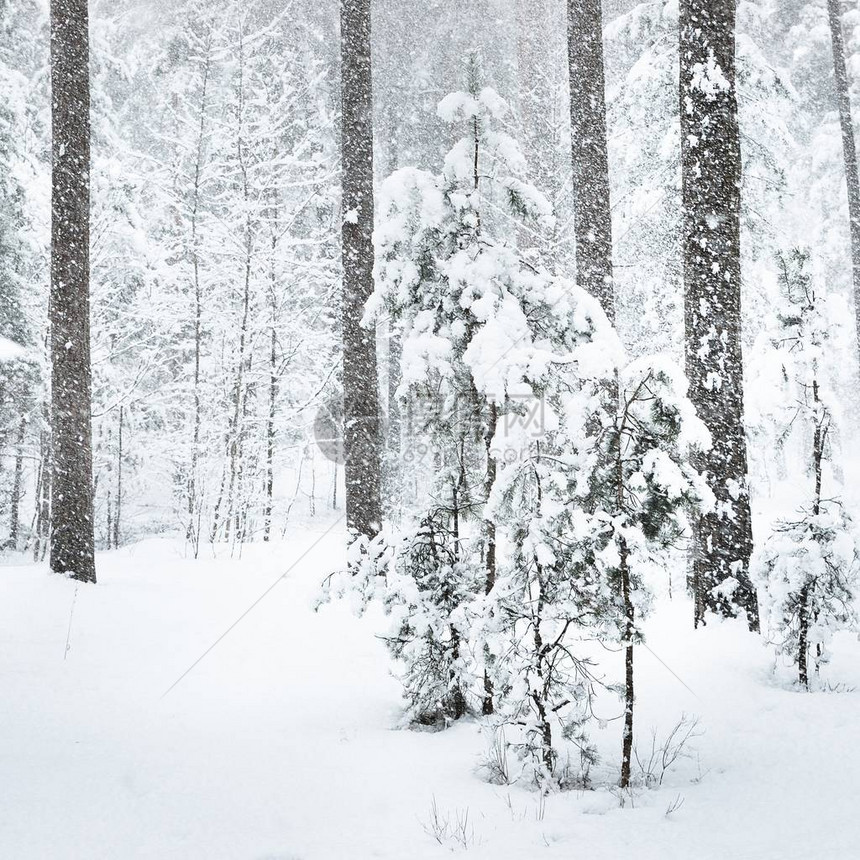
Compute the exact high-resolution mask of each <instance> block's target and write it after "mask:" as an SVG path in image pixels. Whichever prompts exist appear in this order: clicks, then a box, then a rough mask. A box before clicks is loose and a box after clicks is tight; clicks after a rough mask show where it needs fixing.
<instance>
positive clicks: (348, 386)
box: [340, 0, 382, 536]
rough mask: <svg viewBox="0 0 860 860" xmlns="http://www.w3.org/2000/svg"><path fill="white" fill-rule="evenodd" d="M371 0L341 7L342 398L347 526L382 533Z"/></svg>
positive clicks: (356, 0) (347, 1)
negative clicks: (367, 313)
mask: <svg viewBox="0 0 860 860" xmlns="http://www.w3.org/2000/svg"><path fill="white" fill-rule="evenodd" d="M370 5H371V4H370V0H341V3H340V23H341V100H342V126H343V127H342V132H341V161H342V183H343V204H342V205H343V212H342V218H343V232H342V258H343V307H342V313H343V399H344V453H345V459H346V463H345V471H346V521H347V526H348V527H349V528H350V530H352V531H354V532H357V533H359V534H363V535H367V536H372V535H375V534H376V533H377V532H378V531H379V528H380V523H381V518H382V512H381V502H380V438H379V436H380V434H379V391H378V380H377V363H376V334H375V331H374V329H373V328H372V327H371V328H365V327H363V326H362V325H361V319H362V316H363V314H364V306H365V303H366V302H367V299H368V298H369V297H370V295H371V293H372V292H373V241H372V237H373V108H372V102H373V99H372V80H371V58H370Z"/></svg>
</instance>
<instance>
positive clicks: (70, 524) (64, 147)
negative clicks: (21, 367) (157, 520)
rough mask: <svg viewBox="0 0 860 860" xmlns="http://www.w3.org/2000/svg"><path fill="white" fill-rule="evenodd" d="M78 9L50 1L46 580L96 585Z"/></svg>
mask: <svg viewBox="0 0 860 860" xmlns="http://www.w3.org/2000/svg"><path fill="white" fill-rule="evenodd" d="M88 27H89V21H88V11H87V3H86V0H52V3H51V85H52V86H51V90H52V97H51V98H52V128H53V182H52V227H51V299H50V323H51V366H52V375H51V397H52V407H51V431H52V450H53V462H52V472H53V475H52V484H51V491H52V492H51V570H53V571H55V572H57V573H68V574H69V575H70V576H72V577H73V578H75V579H78V580H81V581H83V582H95V580H96V568H95V555H94V549H95V547H94V534H93V526H94V524H93V489H92V475H93V468H92V425H91V420H90V413H91V406H90V403H91V384H92V383H91V371H90V318H89V313H90V310H89V308H90V296H89V290H90V283H89V280H90V278H89V276H90V261H89V241H90V236H89V218H90V181H89V172H90V117H89V110H90V90H89V32H88Z"/></svg>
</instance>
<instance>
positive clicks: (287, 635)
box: [0, 520, 860, 860]
mask: <svg viewBox="0 0 860 860" xmlns="http://www.w3.org/2000/svg"><path fill="white" fill-rule="evenodd" d="M332 523H333V521H330V522H325V521H322V520H320V521H317V522H314V523H311V524H307V523H306V524H302V526H301V528H298V527H297V528H296V529H295V530H294V531H293V532H291V533H290V534H288V535H287V539H286V540H285V541H284V542H283V543H277V544H273V545H269V546H264V545H260V546H253V547H250V548H248V549H246V552H245V555H244V558H243V559H242V560H225V559H217V560H213V559H211V558H210V559H208V560H201V561H196V562H195V561H193V560H190V559H185V558H183V557H182V554H183V548H182V546H181V545H180V544H179V543H177V542H173V541H170V540H148V541H144V542H142V543H139V544H136V545H133V546H129V547H127V548H125V549H123V550H120V551H117V552H113V553H107V554H102V555H100V557H99V576H100V583H99V585H98V586H96V587H91V586H89V587H86V586H81V587H80V588H79V589H78V592H77V598H76V599H75V600H74V612H73V617H72V626H71V636H70V648H69V650H68V653H67V655H66V659H65V660H64V649H65V645H66V638H67V634H68V631H69V617H70V610H71V608H72V604H73V598H74V594H75V584H74V583H73V582H70V581H67V580H64V579H61V578H59V577H56V576H51V575H49V574H48V573H47V571H46V570H45V568H44V567H40V566H34V565H19V566H15V565H12V566H6V567H3V568H0V575H2V593H3V600H2V605H0V679H2V693H0V703H1V704H0V780H2V792H0V856H2V857H4V858H50V859H51V860H54V858H57V860H61V858H87V860H93V858H123V860H124V858H183V860H187V858H206V860H214V858H231V860H234V858H251V860H262V858H268V860H275V858H278V860H287V858H290V860H299V858H306V860H309V858H390V860H403V858H406V857H409V858H435V857H446V856H450V855H451V854H452V853H454V854H464V855H465V856H468V857H475V858H493V860H508V858H510V860H531V858H540V857H548V858H551V857H559V858H561V857H564V858H576V857H588V858H589V860H618V858H622V857H634V856H635V857H636V858H637V860H650V858H660V860H667V858H679V860H680V858H684V860H688V858H690V857H696V858H698V860H706V859H707V858H714V860H716V858H720V860H726V858H732V860H771V858H772V860H777V858H779V860H795V858H797V860H801V858H828V860H841V858H845V860H848V858H856V857H858V856H860V854H858V852H860V848H858V845H860V818H859V817H858V816H857V788H856V786H857V779H856V775H857V773H858V771H860V745H858V744H857V743H856V739H857V713H858V707H860V646H858V643H857V641H856V640H855V639H852V637H847V636H846V637H841V638H839V640H838V641H837V642H836V643H834V646H835V647H834V651H835V654H836V657H835V659H834V663H833V664H832V665H831V666H830V667H827V675H828V677H833V678H835V679H838V680H839V681H842V682H844V684H845V685H847V688H839V690H840V691H838V692H818V693H812V694H801V693H798V692H796V691H794V690H792V689H791V688H790V687H789V686H788V684H787V679H789V678H790V673H789V671H788V670H787V669H785V668H781V669H780V670H779V671H778V672H777V674H776V675H774V673H773V671H772V670H773V658H772V656H771V654H770V652H769V650H768V649H767V648H766V647H765V646H764V645H763V644H762V643H761V642H760V641H759V640H758V639H757V638H756V637H753V636H751V635H750V634H748V633H746V632H745V631H744V630H743V629H742V628H741V626H740V625H738V624H735V623H724V624H718V625H711V626H710V627H709V628H707V629H705V630H704V631H699V632H696V633H694V632H693V631H692V630H691V629H690V620H689V619H690V614H691V610H690V606H689V604H688V602H687V601H686V599H679V598H677V597H676V599H675V600H674V601H672V602H669V601H667V600H665V599H664V600H662V601H660V602H659V603H658V606H657V610H656V612H655V613H654V615H653V617H652V618H651V620H650V621H649V623H648V625H647V628H646V629H647V633H648V646H649V648H650V649H651V650H648V649H646V648H644V647H640V648H639V649H637V672H638V675H637V683H638V693H639V695H638V701H637V713H636V718H637V728H638V742H639V744H640V746H642V747H645V746H647V745H649V743H650V731H651V728H652V727H654V728H655V729H656V731H657V735H658V736H661V737H662V736H665V735H666V734H667V733H668V732H669V731H670V730H671V728H672V727H673V726H674V725H675V723H676V722H677V721H678V718H679V717H680V716H681V714H682V713H686V714H688V715H690V714H695V715H697V716H698V717H699V718H700V720H701V722H700V729H701V731H702V732H703V733H702V734H701V736H699V737H697V738H696V739H695V740H694V741H693V746H694V748H695V751H694V754H693V755H692V756H691V757H690V758H687V759H684V760H683V761H682V762H681V763H680V764H679V765H678V766H677V767H676V768H675V769H673V770H672V771H671V772H670V773H669V774H668V775H667V776H666V778H665V780H664V782H663V785H662V786H661V787H660V788H659V789H656V790H642V791H640V792H638V793H637V794H636V795H635V796H634V798H633V806H632V807H631V806H630V805H629V803H628V805H627V806H626V807H625V808H620V807H619V802H618V797H617V796H616V795H615V794H614V793H613V792H612V791H610V790H609V788H607V787H598V788H597V789H595V790H593V791H586V792H566V793H559V794H553V795H550V796H549V797H548V798H547V799H546V801H545V803H542V802H541V800H540V797H539V795H538V793H537V792H534V791H529V790H528V789H526V788H523V787H506V786H495V785H490V784H488V783H486V782H484V781H482V780H481V779H480V778H479V776H478V775H476V768H477V765H478V764H479V762H480V760H481V758H482V757H483V756H484V755H485V753H486V749H487V745H488V741H487V738H486V736H485V735H482V734H481V731H480V724H479V723H478V722H475V721H467V722H464V723H463V724H460V725H458V726H456V727H455V728H453V729H452V730H450V731H447V732H442V733H436V734H433V733H421V732H413V731H400V730H395V725H396V722H397V716H398V706H399V694H398V686H397V683H396V682H395V681H394V680H393V679H392V678H391V677H390V675H389V664H388V658H387V655H386V653H385V650H384V648H383V646H382V645H381V644H380V642H379V641H378V640H376V639H375V638H374V636H373V619H372V618H365V619H357V618H355V617H354V616H353V615H352V614H351V612H350V610H349V608H348V607H347V606H345V605H335V606H329V607H325V608H323V609H322V610H321V611H320V612H319V613H314V611H313V602H314V598H315V597H316V595H317V593H318V587H319V583H320V581H321V579H322V578H323V576H324V575H325V574H326V573H327V572H328V571H329V570H330V569H331V568H332V567H333V566H334V565H335V564H337V563H338V561H339V557H340V556H339V554H340V547H341V546H342V543H343V541H342V537H343V533H342V527H335V528H334V530H333V531H331V532H330V533H329V534H327V535H325V536H323V535H324V532H325V531H326V529H327V528H329V527H330V526H331V525H332ZM305 552H307V555H305V556H304V557H303V558H301V560H300V561H299V562H298V564H296V566H295V567H294V568H292V569H291V570H290V571H289V573H288V574H287V575H286V577H285V578H284V579H283V580H282V581H281V582H280V584H279V585H278V586H277V587H276V588H274V589H273V590H272V591H271V593H270V594H269V595H268V596H267V597H266V598H265V599H264V600H263V601H262V602H261V603H260V604H259V605H258V606H257V607H256V608H255V609H254V610H253V612H252V613H251V614H250V615H249V616H248V617H247V618H245V619H244V620H243V621H242V622H241V623H240V624H239V625H238V626H237V627H236V628H235V629H234V630H233V631H232V632H231V633H229V635H227V636H226V637H225V638H224V640H223V641H222V642H221V643H220V644H219V645H218V646H217V648H215V649H214V650H213V651H212V652H211V653H210V654H209V655H208V656H207V657H206V658H205V659H204V660H203V661H202V662H201V663H200V664H199V665H198V666H197V667H196V668H195V669H194V670H193V671H192V672H191V673H190V674H189V675H188V676H187V677H186V678H185V679H184V680H183V681H182V682H181V683H180V684H179V685H178V686H176V687H175V689H173V690H172V691H171V692H170V693H169V694H168V695H167V696H165V697H163V698H161V697H162V694H163V693H164V691H165V690H166V689H167V688H168V687H169V686H170V685H171V684H172V683H173V682H174V681H175V680H176V679H177V678H178V677H179V676H180V675H181V674H182V672H183V671H185V670H186V669H187V668H188V667H189V666H190V665H191V664H192V663H193V662H194V661H195V660H196V659H197V658H198V657H199V656H200V655H201V654H202V653H203V651H205V649H206V648H207V647H208V646H209V645H211V644H212V643H213V642H214V641H215V640H216V639H217V638H218V637H219V636H220V635H221V634H222V633H223V632H224V631H225V630H226V629H227V628H228V627H229V626H230V624H231V623H233V622H234V621H235V620H236V618H237V617H238V616H239V615H240V613H241V612H242V610H244V609H245V608H246V607H247V606H248V605H250V604H251V603H252V602H253V601H254V600H255V599H256V598H257V597H258V596H259V595H260V594H261V593H262V592H263V591H264V590H265V589H266V588H267V587H268V586H269V585H271V583H272V582H273V581H274V580H275V579H276V578H277V577H278V576H279V574H281V573H283V572H284V571H285V570H287V569H288V568H289V567H290V565H291V564H292V563H293V562H294V561H295V560H296V559H299V558H300V557H301V556H302V554H303V553H305ZM654 655H657V656H659V658H660V659H662V660H663V661H664V662H665V663H666V664H667V665H668V666H669V667H671V670H672V672H673V673H675V675H677V676H678V678H680V679H682V680H683V682H684V684H686V685H687V686H688V687H689V688H690V689H687V688H686V687H685V686H684V684H682V683H681V682H680V681H679V680H678V678H676V677H675V675H673V674H672V672H670V671H669V670H668V669H667V668H666V667H665V666H664V665H662V664H661V663H660V662H659V661H658V659H656V657H655V656H654ZM604 669H605V671H606V672H607V673H612V672H616V673H618V677H619V678H620V669H621V657H620V655H618V654H611V653H607V655H606V664H605V666H604ZM852 686H853V687H856V688H857V690H856V691H855V690H852V689H851V687H852ZM619 732H620V726H619V724H618V721H613V722H610V723H609V725H608V727H607V728H605V729H603V730H601V729H599V728H597V727H595V728H594V730H593V733H592V734H593V740H594V741H595V742H596V743H597V744H598V746H599V748H600V752H601V754H602V757H603V760H604V761H605V762H606V763H607V764H606V766H605V767H602V768H599V769H598V771H596V772H595V777H596V780H597V781H598V782H600V781H602V780H603V781H605V782H606V783H607V784H608V783H609V782H610V781H611V780H612V778H613V767H614V766H615V763H616V762H617V759H618V756H619ZM434 799H435V805H436V808H437V810H438V815H439V817H440V818H442V819H445V818H447V819H448V820H449V822H450V824H451V825H452V827H456V823H457V821H458V819H459V820H460V821H461V822H462V821H463V820H464V819H465V818H466V815H467V816H468V818H467V820H466V822H465V828H464V829H465V831H466V840H465V841H466V843H467V847H463V845H462V844H460V843H459V842H458V841H457V840H456V839H455V838H451V837H448V838H445V837H443V838H442V844H439V843H438V842H437V841H436V839H434V837H433V835H432V834H431V832H428V831H432V827H431V826H430V821H431V817H432V815H431V807H432V805H433V803H434ZM680 800H682V801H683V803H682V805H681V806H680V808H678V809H677V810H676V811H674V812H672V813H671V814H669V815H667V814H666V812H667V809H668V808H669V807H670V806H672V805H673V804H676V803H677V802H679V801H680Z"/></svg>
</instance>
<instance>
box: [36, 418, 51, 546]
mask: <svg viewBox="0 0 860 860" xmlns="http://www.w3.org/2000/svg"><path fill="white" fill-rule="evenodd" d="M43 409H44V413H45V415H44V417H43V421H44V423H43V427H42V431H41V433H40V434H39V476H38V480H37V481H36V516H35V522H34V527H33V533H34V535H35V540H34V541H33V561H43V560H44V558H45V554H46V552H47V549H48V542H49V533H50V528H51V463H52V461H53V456H52V454H51V428H50V416H49V413H50V408H49V405H48V404H47V403H45V404H44V407H43Z"/></svg>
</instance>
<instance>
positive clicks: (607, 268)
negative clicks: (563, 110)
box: [567, 0, 615, 323]
mask: <svg viewBox="0 0 860 860" xmlns="http://www.w3.org/2000/svg"><path fill="white" fill-rule="evenodd" d="M567 13H568V21H567V45H568V67H569V70H570V137H571V147H572V151H573V192H574V196H575V201H574V229H575V232H576V280H577V283H578V284H579V286H580V287H582V288H583V289H584V290H586V291H587V292H588V293H590V294H591V295H592V296H594V297H595V298H596V299H597V300H598V301H599V302H600V305H601V307H602V308H603V310H604V311H605V313H606V316H607V317H608V318H609V321H610V322H612V323H614V322H615V291H614V288H613V283H612V212H611V209H610V199H609V159H608V156H607V151H606V93H605V83H604V71H603V12H602V9H601V0H568V3H567Z"/></svg>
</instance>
